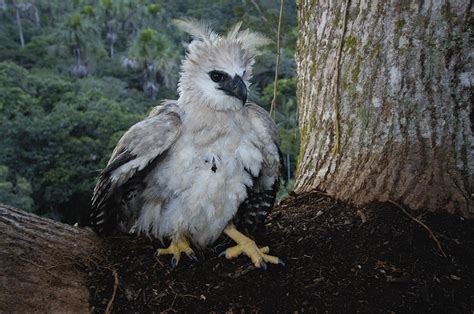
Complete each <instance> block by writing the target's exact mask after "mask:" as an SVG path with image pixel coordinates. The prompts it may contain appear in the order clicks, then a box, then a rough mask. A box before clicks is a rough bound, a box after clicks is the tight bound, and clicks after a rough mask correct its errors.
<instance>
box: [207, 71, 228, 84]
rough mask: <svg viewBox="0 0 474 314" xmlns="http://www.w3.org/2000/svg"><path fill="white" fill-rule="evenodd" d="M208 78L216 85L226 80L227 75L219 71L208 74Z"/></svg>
mask: <svg viewBox="0 0 474 314" xmlns="http://www.w3.org/2000/svg"><path fill="white" fill-rule="evenodd" d="M209 76H210V77H211V80H213V81H214V82H216V83H219V82H223V81H225V80H227V78H228V75H227V74H225V73H222V72H219V71H211V72H209Z"/></svg>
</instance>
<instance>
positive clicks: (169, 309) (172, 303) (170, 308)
mask: <svg viewBox="0 0 474 314" xmlns="http://www.w3.org/2000/svg"><path fill="white" fill-rule="evenodd" d="M177 296H178V294H177V293H175V294H174V299H173V302H171V305H170V307H169V308H167V309H166V310H164V311H163V313H167V312H169V311H171V310H172V309H173V306H174V302H175V301H176V297H177Z"/></svg>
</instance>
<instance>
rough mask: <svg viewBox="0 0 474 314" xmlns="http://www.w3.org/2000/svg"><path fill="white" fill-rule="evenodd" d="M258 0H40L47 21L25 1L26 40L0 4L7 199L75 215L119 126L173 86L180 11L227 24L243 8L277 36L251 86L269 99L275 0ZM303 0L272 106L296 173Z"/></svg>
mask: <svg viewBox="0 0 474 314" xmlns="http://www.w3.org/2000/svg"><path fill="white" fill-rule="evenodd" d="M256 3H258V5H257V6H255V5H254V3H253V2H249V1H244V2H242V1H240V0H231V1H222V0H217V1H198V2H195V3H192V5H191V4H190V2H189V1H188V0H176V1H157V0H140V1H133V0H100V1H92V0H74V1H60V0H51V1H36V2H35V5H36V6H37V7H38V12H39V13H40V25H39V27H38V25H36V23H35V20H34V14H32V12H29V11H28V12H21V20H22V28H23V32H24V38H25V47H24V48H21V47H20V42H19V35H18V34H19V33H18V28H17V24H16V19H15V10H14V8H13V6H12V5H11V1H7V2H6V4H7V9H6V10H2V11H0V42H1V43H2V47H1V48H0V134H2V141H0V202H5V203H7V204H11V205H14V206H18V207H22V208H25V209H29V210H33V211H35V212H36V213H40V214H44V215H50V216H53V217H55V218H57V219H62V220H64V221H67V222H76V221H78V220H80V219H81V217H80V215H81V214H85V213H86V212H87V209H88V207H89V200H90V196H91V192H92V188H93V185H94V181H95V179H96V177H97V175H98V173H99V171H100V169H102V168H103V167H104V165H105V164H106V162H107V160H108V158H109V154H110V152H111V151H112V149H113V148H114V146H115V144H116V142H117V140H118V139H119V138H120V136H121V135H122V134H123V132H124V131H125V130H126V129H128V128H129V127H130V125H132V124H133V123H135V122H136V121H138V120H140V119H142V118H143V117H144V115H145V114H146V113H147V112H148V111H149V110H150V108H151V107H153V106H155V105H157V104H158V103H159V101H160V100H161V99H164V98H172V99H173V98H176V97H177V94H176V83H177V80H178V74H179V65H180V64H179V60H180V59H181V57H182V56H183V54H184V48H183V44H182V43H183V41H186V40H187V38H186V35H183V34H182V33H181V32H179V31H177V30H176V29H175V27H174V26H173V24H172V23H171V21H172V19H175V18H180V17H193V18H196V19H205V20H207V21H209V22H210V23H211V24H212V25H213V28H214V29H216V30H217V31H219V32H225V31H227V30H228V29H229V28H230V27H231V26H232V25H233V24H235V23H236V22H238V21H240V20H243V22H244V28H251V29H253V30H256V31H259V32H261V33H263V34H265V35H266V36H268V37H269V38H270V39H272V40H274V42H273V43H272V44H271V45H269V46H268V47H267V48H266V49H264V50H263V51H262V55H261V56H259V59H258V60H257V63H256V67H255V69H254V78H253V85H252V94H251V95H250V98H251V100H252V101H255V102H256V103H258V104H261V105H263V106H264V107H267V108H268V107H269V105H270V103H271V100H272V97H273V79H274V78H273V76H274V67H275V49H276V45H275V42H276V40H275V38H276V25H277V18H278V13H279V12H278V10H279V2H275V1H272V0H261V1H258V2H256ZM295 11H296V8H295V4H294V3H293V2H291V1H286V2H285V9H284V16H283V23H282V48H281V51H280V52H281V66H280V79H281V80H280V84H279V93H278V95H277V103H278V105H277V116H276V122H277V124H278V126H279V130H280V136H281V138H282V145H281V148H282V151H283V154H284V157H285V160H286V158H287V157H288V156H290V170H291V172H292V173H293V169H294V163H295V161H294V159H295V156H296V152H297V151H298V137H297V134H298V132H296V127H297V120H296V97H295V88H296V87H295V85H296V83H295V82H296V81H295V79H294V77H295V75H296V74H295V64H294V60H293V55H294V46H295V43H296V19H295V14H296V12H295ZM79 78H80V79H79ZM150 86H152V89H151V92H150V89H147V87H148V88H149V87H150ZM285 173H286V171H285ZM283 190H286V188H284V189H283ZM282 193H283V192H282Z"/></svg>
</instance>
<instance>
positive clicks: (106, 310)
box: [105, 269, 119, 314]
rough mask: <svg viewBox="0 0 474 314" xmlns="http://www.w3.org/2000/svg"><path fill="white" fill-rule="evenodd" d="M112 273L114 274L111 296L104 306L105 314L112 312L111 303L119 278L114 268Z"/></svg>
mask: <svg viewBox="0 0 474 314" xmlns="http://www.w3.org/2000/svg"><path fill="white" fill-rule="evenodd" d="M112 275H114V291H113V292H112V298H111V299H110V301H109V303H107V307H106V308H105V314H110V313H111V312H112V304H113V303H114V300H115V295H116V293H117V288H118V285H119V278H118V274H117V271H116V270H115V269H114V271H113V272H112Z"/></svg>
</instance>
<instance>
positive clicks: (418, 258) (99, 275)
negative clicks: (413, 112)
mask: <svg viewBox="0 0 474 314" xmlns="http://www.w3.org/2000/svg"><path fill="white" fill-rule="evenodd" d="M410 213H412V214H414V215H415V214H416V215H417V216H416V217H417V218H418V219H420V220H421V221H423V222H424V223H425V224H426V225H427V226H428V227H429V228H430V229H431V230H432V231H433V233H434V234H435V235H436V237H437V238H438V239H439V241H440V243H441V246H442V248H443V249H444V251H445V252H446V254H447V257H446V258H445V257H443V256H442V255H441V252H440V250H439V249H438V246H437V245H436V243H435V241H434V240H433V239H432V238H431V237H430V235H429V233H428V231H427V230H426V229H424V228H423V227H422V226H421V225H420V224H418V223H416V222H414V221H413V220H411V219H410V218H409V217H408V216H407V215H405V214H404V213H403V212H402V211H401V210H400V209H399V208H398V207H397V206H395V205H392V204H385V203H384V204H372V205H370V206H366V207H357V206H353V205H350V204H345V203H340V202H337V201H334V200H333V199H332V198H330V197H328V196H326V195H324V194H322V193H318V192H315V193H312V194H305V195H299V196H293V197H289V198H288V199H286V200H285V201H283V202H282V203H281V204H280V205H279V206H277V207H276V208H275V209H274V211H273V213H272V214H271V215H270V216H269V219H268V223H267V230H266V232H265V233H264V234H261V235H258V236H256V240H257V243H259V244H260V245H269V246H270V249H271V253H272V254H275V255H276V256H279V257H281V258H282V259H284V261H285V262H286V267H283V266H280V265H269V266H268V269H267V270H261V269H256V268H254V267H253V265H251V263H250V260H249V259H248V258H247V257H239V258H237V259H235V260H226V259H225V258H223V257H221V258H218V257H217V254H218V252H219V251H220V250H222V248H220V249H219V248H217V249H209V250H206V251H204V252H201V254H198V255H200V256H199V259H200V262H198V263H196V262H191V261H190V260H189V259H188V258H187V257H185V256H183V258H182V259H181V261H180V264H179V265H178V267H177V268H175V269H171V266H170V260H169V257H168V258H167V257H160V258H159V259H155V258H154V252H155V250H156V249H157V248H158V247H159V246H160V243H154V242H151V241H149V240H146V239H141V238H136V237H128V236H122V237H114V238H109V239H107V241H108V242H109V243H110V246H111V249H110V251H108V252H105V254H106V256H105V260H104V261H103V262H102V263H100V265H96V266H95V267H94V268H93V269H90V270H89V286H90V293H91V294H90V295H91V304H92V305H93V308H92V311H93V312H103V311H104V310H105V308H106V307H107V304H108V303H109V302H110V300H111V299H112V295H113V291H114V283H115V280H114V275H113V271H116V274H117V275H118V276H117V279H118V285H116V288H117V289H116V295H115V298H114V299H113V302H112V305H113V312H117V313H124V312H126V313H134V312H136V313H146V312H160V311H170V312H171V311H173V312H191V313H195V312H211V311H217V312H224V311H236V312H240V311H241V310H242V309H245V310H246V311H252V312H253V311H265V312H290V311H291V312H293V311H298V312H303V311H304V312H315V311H326V310H327V311H329V312H354V311H359V312H385V313H387V312H445V313H473V311H474V268H473V266H474V221H473V220H464V219H463V218H460V217H459V216H455V215H451V214H440V213H428V212H420V211H418V212H412V211H410Z"/></svg>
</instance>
